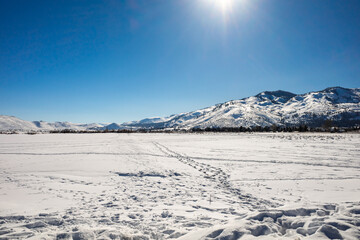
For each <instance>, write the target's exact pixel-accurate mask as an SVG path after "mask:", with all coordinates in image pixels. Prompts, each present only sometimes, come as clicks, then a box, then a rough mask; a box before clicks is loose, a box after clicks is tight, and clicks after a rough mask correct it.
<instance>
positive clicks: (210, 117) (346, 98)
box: [0, 87, 360, 131]
mask: <svg viewBox="0 0 360 240" xmlns="http://www.w3.org/2000/svg"><path fill="white" fill-rule="evenodd" d="M326 120H331V121H333V122H334V123H335V124H336V125H337V126H341V127H349V126H354V125H360V88H343V87H328V88H326V89H324V90H321V91H313V92H308V93H304V94H294V93H291V92H287V91H283V90H276V91H263V92H260V93H258V94H256V95H255V96H250V97H246V98H242V99H239V100H230V101H227V102H224V103H219V104H215V105H213V106H210V107H206V108H202V109H199V110H195V111H191V112H185V113H180V114H173V115H170V116H168V117H151V118H145V119H142V120H138V121H131V122H124V123H122V124H118V123H111V124H101V123H92V124H78V123H70V122H55V123H48V122H44V121H32V122H30V121H25V120H21V119H18V118H16V117H14V116H5V115H0V130H1V131H6V130H18V131H52V130H64V129H71V130H77V131H81V130H106V129H107V130H118V129H133V130H136V129H192V128H209V127H210V128H223V127H250V128H251V127H256V126H261V127H266V126H272V125H278V126H284V127H286V126H298V125H300V124H306V125H308V126H310V127H319V126H321V125H322V124H323V123H324V121H326Z"/></svg>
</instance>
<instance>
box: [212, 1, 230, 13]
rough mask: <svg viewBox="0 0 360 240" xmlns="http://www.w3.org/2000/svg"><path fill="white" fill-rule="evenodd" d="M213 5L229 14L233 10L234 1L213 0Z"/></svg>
mask: <svg viewBox="0 0 360 240" xmlns="http://www.w3.org/2000/svg"><path fill="white" fill-rule="evenodd" d="M211 1H212V2H213V4H214V5H215V6H216V7H217V8H219V9H220V10H221V11H222V12H223V13H226V12H229V11H230V10H231V9H232V8H233V4H234V0H211Z"/></svg>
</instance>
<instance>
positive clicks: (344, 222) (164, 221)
mask: <svg viewBox="0 0 360 240" xmlns="http://www.w3.org/2000/svg"><path fill="white" fill-rule="evenodd" d="M0 172H1V174H0V239H17V238H19V239H23V238H29V239H172V238H180V239H186V240H188V239H228V240H230V239H239V238H240V239H253V238H255V237H257V238H259V239H279V238H281V239H328V238H333V239H334V238H335V239H339V238H343V239H359V238H360V202H359V201H360V135H359V134H314V133H306V134H298V133H265V134H259V133H258V134H64V135H61V134H38V135H24V134H19V135H0Z"/></svg>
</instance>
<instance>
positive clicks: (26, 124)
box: [0, 115, 105, 131]
mask: <svg viewBox="0 0 360 240" xmlns="http://www.w3.org/2000/svg"><path fill="white" fill-rule="evenodd" d="M104 126H105V124H98V123H90V124H78V123H70V122H54V123H49V122H44V121H33V122H30V121H25V120H22V119H19V118H16V117H13V116H5V115H0V131H12V130H13V131H51V130H63V129H73V130H91V129H98V128H101V127H104Z"/></svg>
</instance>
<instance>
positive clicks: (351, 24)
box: [0, 0, 360, 123]
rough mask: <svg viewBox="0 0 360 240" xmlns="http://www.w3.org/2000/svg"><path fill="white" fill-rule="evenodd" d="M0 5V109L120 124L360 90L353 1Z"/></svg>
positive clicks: (14, 1)
mask: <svg viewBox="0 0 360 240" xmlns="http://www.w3.org/2000/svg"><path fill="white" fill-rule="evenodd" d="M221 1H231V0H127V1H125V0H124V1H120V0H108V1H102V0H99V1H93V0H87V1H80V0H79V1H76V0H75V1H73V0H58V1H57V0H54V1H42V0H41V1H40V0H39V1H37V0H32V1H28V0H24V1H19V0H11V1H8V0H0V4H1V7H0V20H1V21H0V114H5V115H14V116H17V117H19V118H22V119H25V120H45V121H72V122H119V123H120V122H124V121H130V120H139V119H142V118H145V117H152V116H167V115H170V114H173V113H180V112H186V111H191V110H195V109H198V108H203V107H207V106H210V105H213V104H216V103H220V102H224V101H228V100H232V99H240V98H243V97H247V96H251V95H254V94H257V93H259V92H261V91H264V90H278V89H282V90H287V91H291V92H294V93H305V92H308V91H312V90H321V89H324V88H326V87H330V86H343V87H349V88H354V87H360V14H359V12H360V1H358V0H347V1H340V0H327V1H323V0H232V4H231V3H230V4H231V6H230V5H229V6H228V7H227V8H226V9H224V8H223V7H222V6H221Z"/></svg>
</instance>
